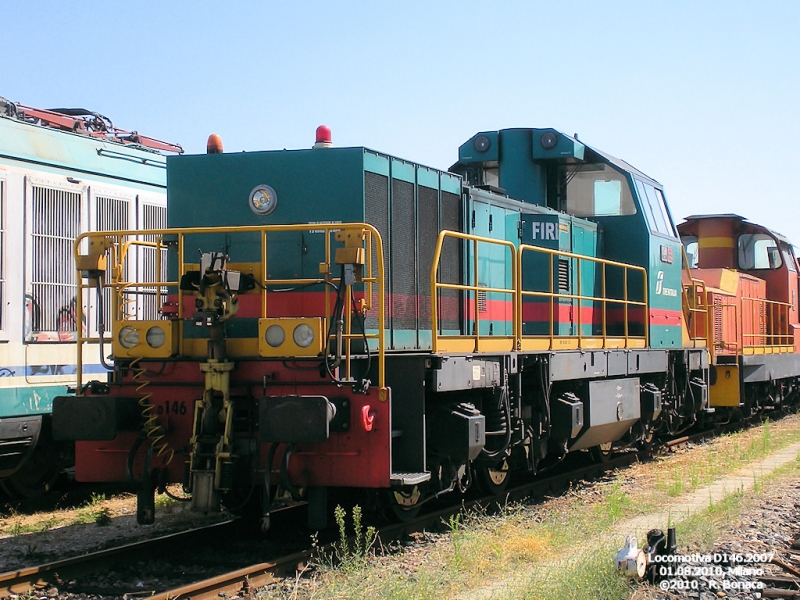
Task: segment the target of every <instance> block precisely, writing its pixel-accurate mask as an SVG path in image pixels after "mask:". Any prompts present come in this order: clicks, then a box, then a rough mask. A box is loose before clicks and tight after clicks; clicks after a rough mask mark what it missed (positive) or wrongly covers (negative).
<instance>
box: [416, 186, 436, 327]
mask: <svg viewBox="0 0 800 600" xmlns="http://www.w3.org/2000/svg"><path fill="white" fill-rule="evenodd" d="M417 201H418V203H419V271H418V273H417V276H418V277H419V326H420V328H421V329H429V328H430V326H431V267H432V266H433V252H434V250H435V249H436V238H437V236H438V235H439V194H438V192H437V191H436V190H434V189H432V188H428V187H423V186H420V187H419V188H418V190H417Z"/></svg>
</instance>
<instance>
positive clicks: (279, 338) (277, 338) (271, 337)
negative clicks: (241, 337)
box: [264, 325, 297, 348]
mask: <svg viewBox="0 0 800 600" xmlns="http://www.w3.org/2000/svg"><path fill="white" fill-rule="evenodd" d="M295 331H297V330H295ZM264 339H265V340H267V343H268V344H269V345H270V346H272V347H273V348H277V347H278V346H280V345H281V344H283V340H285V339H286V332H285V331H284V330H283V327H281V326H280V325H270V326H269V327H267V332H266V333H265V334H264Z"/></svg>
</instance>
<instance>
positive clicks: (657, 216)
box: [634, 179, 675, 237]
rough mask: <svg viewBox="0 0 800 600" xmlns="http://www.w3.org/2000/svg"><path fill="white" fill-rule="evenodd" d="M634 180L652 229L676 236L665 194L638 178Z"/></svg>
mask: <svg viewBox="0 0 800 600" xmlns="http://www.w3.org/2000/svg"><path fill="white" fill-rule="evenodd" d="M634 181H635V182H636V192H637V193H638V195H639V200H640V201H641V203H642V206H643V207H644V214H645V216H646V218H647V221H648V223H649V224H650V229H651V231H655V232H657V233H663V234H665V235H669V236H672V237H675V229H674V228H673V226H672V219H671V218H670V216H669V211H667V203H666V202H665V200H664V194H663V193H662V192H661V190H659V189H657V188H655V187H653V186H652V185H650V184H649V183H645V182H644V181H640V180H638V179H634Z"/></svg>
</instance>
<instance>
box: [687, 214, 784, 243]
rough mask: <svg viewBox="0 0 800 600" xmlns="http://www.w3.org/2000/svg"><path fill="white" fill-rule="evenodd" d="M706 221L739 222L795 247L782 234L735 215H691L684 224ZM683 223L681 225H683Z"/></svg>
mask: <svg viewBox="0 0 800 600" xmlns="http://www.w3.org/2000/svg"><path fill="white" fill-rule="evenodd" d="M705 219H734V220H736V221H739V222H740V223H741V224H742V225H745V226H749V227H752V228H754V229H761V230H763V231H766V232H768V233H769V234H770V235H771V236H773V237H774V238H775V239H777V240H779V241H781V242H784V243H786V244H789V245H790V246H791V245H793V244H792V242H791V241H790V240H789V239H788V238H786V236H784V235H783V234H781V233H778V232H777V231H775V230H774V229H770V228H769V227H764V226H763V225H759V224H758V223H753V222H752V221H748V220H747V218H745V217H743V216H741V215H737V214H734V213H717V214H710V215H689V216H688V217H684V222H685V223H688V222H689V221H702V220H705ZM682 224H683V223H681V225H682Z"/></svg>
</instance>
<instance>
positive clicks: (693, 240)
mask: <svg viewBox="0 0 800 600" xmlns="http://www.w3.org/2000/svg"><path fill="white" fill-rule="evenodd" d="M681 242H683V250H684V252H686V259H687V260H688V261H689V268H690V269H696V268H697V250H698V243H697V237H696V236H693V235H687V236H685V237H683V238H681Z"/></svg>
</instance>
